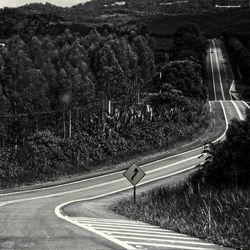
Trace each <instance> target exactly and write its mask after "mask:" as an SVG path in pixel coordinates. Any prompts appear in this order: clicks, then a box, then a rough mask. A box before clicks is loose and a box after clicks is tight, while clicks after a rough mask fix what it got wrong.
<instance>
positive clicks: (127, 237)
mask: <svg viewBox="0 0 250 250" xmlns="http://www.w3.org/2000/svg"><path fill="white" fill-rule="evenodd" d="M117 238H118V239H131V240H150V241H153V240H155V238H148V237H147V238H145V237H133V236H116V239H117ZM157 241H158V242H171V243H174V242H176V243H184V244H190V245H204V246H215V245H214V244H212V243H207V242H202V241H201V242H198V241H186V240H185V239H184V240H180V239H179V240H174V239H157Z"/></svg>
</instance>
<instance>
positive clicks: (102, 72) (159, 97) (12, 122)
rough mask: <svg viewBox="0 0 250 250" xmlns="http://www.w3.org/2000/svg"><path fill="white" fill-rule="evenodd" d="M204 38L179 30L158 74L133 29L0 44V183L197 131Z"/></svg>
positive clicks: (50, 174) (41, 176)
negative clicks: (169, 56)
mask: <svg viewBox="0 0 250 250" xmlns="http://www.w3.org/2000/svg"><path fill="white" fill-rule="evenodd" d="M190 39H192V40H194V41H195V43H190ZM205 41H206V40H205V39H204V37H203V36H202V33H201V32H200V30H199V28H198V26H197V25H194V24H184V25H181V26H179V28H178V29H177V32H176V35H175V39H174V43H173V56H174V57H175V58H176V60H174V61H173V60H172V61H169V62H165V63H164V65H162V66H161V70H162V73H161V76H160V75H159V73H156V65H155V61H154V54H153V47H154V45H155V42H154V39H153V38H151V37H150V36H149V35H147V34H144V35H140V34H137V32H136V30H134V31H131V32H129V33H127V34H123V35H121V34H120V33H118V34H116V33H110V32H108V31H106V32H103V34H102V35H101V34H100V33H99V32H98V31H97V30H95V29H93V30H91V31H90V32H89V34H87V35H81V34H80V33H72V32H71V31H70V30H69V29H66V30H65V31H64V32H63V33H62V34H61V35H58V36H50V35H40V36H39V35H37V36H34V35H33V36H31V37H30V39H28V36H26V37H25V39H23V38H22V37H21V36H18V35H14V36H12V37H11V38H9V40H8V42H7V43H6V46H3V47H1V48H0V69H1V74H0V83H1V85H0V107H1V112H0V116H1V120H0V122H1V124H0V125H1V127H0V129H1V131H0V132H1V171H0V172H1V175H0V180H1V181H0V183H1V185H2V186H11V185H14V184H21V183H32V182H36V181H41V180H48V179H53V178H56V177H58V176H61V175H65V174H73V173H78V172H83V171H85V170H86V167H87V166H89V164H92V163H98V162H99V161H102V162H103V161H104V160H107V159H109V158H112V157H114V156H118V155H122V154H123V155H124V154H128V153H131V152H136V151H139V152H143V151H145V150H150V149H152V148H167V147H168V145H169V143H170V141H173V140H177V139H179V138H183V137H185V136H188V135H191V134H192V133H193V132H194V131H195V130H197V129H198V128H200V127H202V126H206V124H207V123H208V121H209V120H208V117H207V116H208V114H207V107H206V104H205V102H206V92H207V89H206V83H205V82H204V81H203V77H204V72H203V56H204V55H205V50H206V42H205ZM197 48H198V49H199V50H198V51H197ZM187 51H188V52H187ZM202 55H203V56H202ZM183 79H185V81H183ZM187 121H189V123H188V124H187Z"/></svg>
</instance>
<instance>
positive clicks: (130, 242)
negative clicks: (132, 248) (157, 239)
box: [126, 241, 211, 250]
mask: <svg viewBox="0 0 250 250" xmlns="http://www.w3.org/2000/svg"><path fill="white" fill-rule="evenodd" d="M126 243H127V244H131V245H135V244H138V245H143V246H155V247H161V248H167V247H168V248H169V249H175V248H176V249H191V250H208V249H211V248H204V247H192V246H182V245H176V244H175V245H171V244H158V243H153V242H152V243H147V242H137V241H126Z"/></svg>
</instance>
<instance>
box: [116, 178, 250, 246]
mask: <svg viewBox="0 0 250 250" xmlns="http://www.w3.org/2000/svg"><path fill="white" fill-rule="evenodd" d="M249 192H250V190H249V189H234V188H232V189H216V188H213V187H208V188H206V189H199V186H198V187H197V189H196V190H195V189H194V188H193V187H192V185H190V183H189V182H188V181H187V182H185V183H182V184H181V185H178V186H175V187H173V188H168V187H160V188H154V189H152V190H150V191H149V192H147V193H142V194H141V195H140V196H138V197H137V202H136V204H134V203H133V197H129V198H127V199H124V200H120V201H119V202H118V203H117V204H115V205H113V206H112V210H113V211H115V212H116V213H119V214H121V215H124V216H126V217H128V218H130V219H132V220H140V221H144V222H147V223H150V224H153V225H157V226H160V227H162V228H166V229H172V230H175V231H177V232H180V233H184V234H188V235H192V236H195V237H199V238H201V239H205V240H207V241H209V242H213V243H216V244H219V245H224V246H229V247H234V248H237V249H249V248H248V244H249V242H248V241H249V219H248V218H249ZM197 193H198V194H199V195H197Z"/></svg>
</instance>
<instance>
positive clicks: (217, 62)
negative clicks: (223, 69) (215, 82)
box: [213, 40, 225, 100]
mask: <svg viewBox="0 0 250 250" xmlns="http://www.w3.org/2000/svg"><path fill="white" fill-rule="evenodd" d="M213 44H214V50H215V60H216V64H217V68H218V75H219V81H220V89H221V94H222V98H223V100H225V95H224V90H223V85H222V80H221V74H220V65H219V60H218V56H217V49H216V46H215V43H214V40H213Z"/></svg>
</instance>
